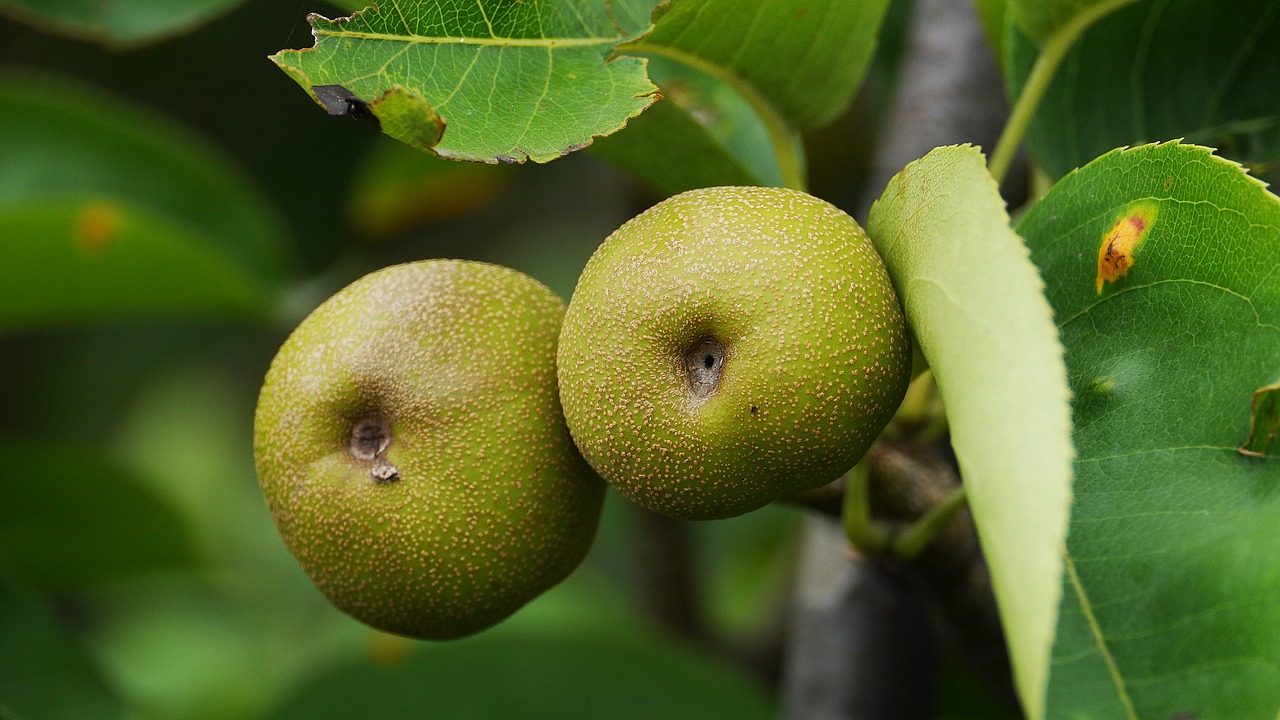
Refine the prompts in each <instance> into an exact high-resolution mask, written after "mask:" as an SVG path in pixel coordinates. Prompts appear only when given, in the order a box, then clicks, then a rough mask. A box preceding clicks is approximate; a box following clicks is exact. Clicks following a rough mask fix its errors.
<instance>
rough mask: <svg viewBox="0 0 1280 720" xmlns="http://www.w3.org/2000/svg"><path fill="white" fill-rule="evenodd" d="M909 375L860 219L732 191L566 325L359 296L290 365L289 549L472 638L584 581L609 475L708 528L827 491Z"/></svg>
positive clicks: (423, 271)
mask: <svg viewBox="0 0 1280 720" xmlns="http://www.w3.org/2000/svg"><path fill="white" fill-rule="evenodd" d="M909 365H910V354H909V344H908V339H907V335H906V329H905V324H904V322H903V317H902V312H901V309H900V307H899V304H898V300H897V297H896V295H895V294H894V291H893V287H892V285H891V284H890V281H889V278H888V275H887V273H886V272H885V269H884V266H883V264H882V262H881V260H880V258H879V256H878V255H877V254H876V252H875V250H874V249H873V247H872V246H871V243H870V242H869V241H868V239H867V237H866V235H865V233H863V231H862V229H861V228H860V227H858V225H857V223H855V222H854V221H853V219H852V218H850V217H849V216H848V215H846V214H845V213H844V212H842V211H840V210H839V209H837V208H835V207H834V206H832V205H830V204H828V203H826V202H824V201H821V200H818V199H816V198H814V197H812V196H809V195H806V194H804V193H800V192H795V191H789V190H781V189H774V188H709V189H704V190H695V191H691V192H688V193H684V194H681V195H678V196H675V197H673V198H669V199H667V200H665V201H663V202H661V203H659V204H657V205H655V206H654V207H652V208H650V209H649V210H647V211H646V212H644V213H642V214H641V215H639V216H637V217H636V218H634V219H632V220H631V221H629V222H628V223H626V224H625V225H623V226H622V227H621V228H620V229H618V230H617V231H616V232H614V233H613V234H612V235H611V236H610V237H609V238H608V239H606V240H605V242H604V243H603V244H602V245H601V246H600V248H599V249H598V250H597V251H596V253H595V255H593V256H592V258H591V260H590V261H589V262H588V263H587V266H586V268H585V270H584V271H583V273H582V276H581V277H580V279H579V281H578V285H577V288H576V289H575V290H574V293H573V297H572V300H571V302H570V303H569V305H568V308H567V311H566V307H565V304H564V302H563V301H561V300H560V299H559V298H558V297H556V296H555V294H554V293H552V292H551V291H550V290H549V289H547V288H546V287H545V286H543V285H541V284H540V283H538V282H537V281H535V280H533V279H532V278H529V277H527V276H525V275H523V274H521V273H518V272H516V271H514V270H510V269H507V268H503V267H498V266H495V265H488V264H484V263H476V262H465V261H450V260H428V261H423V262H417V263H410V264H406V265H399V266H394V267H389V268H385V269H383V270H380V271H377V272H374V273H372V274H370V275H367V276H365V277H364V278H362V279H360V280H358V281H356V282H355V283H353V284H352V285H350V286H348V287H347V288H345V289H343V290H342V291H340V292H338V293H337V294H336V295H334V296H333V297H332V298H330V299H329V300H328V301H326V302H325V303H324V304H322V305H321V306H320V307H319V308H317V309H316V310H315V311H314V312H313V313H312V314H311V315H310V316H308V317H307V318H306V320H304V321H303V322H302V324H301V325H299V327H298V328H297V329H296V330H295V331H294V332H293V334H292V335H291V336H290V337H289V339H288V340H287V341H286V342H285V344H284V346H283V347H282V348H281V349H280V352H279V354H278V355H277V356H276V358H275V360H274V361H273V362H272V365H271V368H270V370H269V371H268V373H267V376H266V381H265V383H264V385H263V388H262V393H261V396H260V398H259V403H258V410H257V416H256V419H255V430H254V433H255V445H254V451H255V457H256V462H257V470H258V476H259V479H260V481H261V484H262V489H263V492H264V494H265V496H266V499H267V504H268V505H269V507H270V509H271V512H272V514H273V516H274V518H275V522H276V526H277V528H278V529H279V531H280V534H281V536H282V537H283V538H284V541H285V544H286V545H287V546H288V548H289V550H290V551H291V552H292V553H293V555H294V556H295V557H296V558H297V560H298V562H299V564H300V565H301V566H302V568H303V569H304V570H305V571H306V572H307V574H308V575H309V576H310V577H311V579H312V580H313V581H314V582H315V584H316V585H317V587H318V588H319V589H320V590H321V592H323V593H324V595H325V596H327V597H328V598H329V600H330V601H331V602H333V603H334V604H335V605H336V606H337V607H339V608H340V609H342V610H343V611H345V612H347V613H348V614H350V615H352V616H354V617H356V618H357V619H359V620H361V621H363V622H365V623H367V624H370V625H373V626H375V627H377V628H380V629H383V630H387V631H390V632H394V633H399V634H403V635H409V636H414V637H423V638H433V639H445V638H454V637H461V636H464V635H468V634H471V633H474V632H477V631H479V630H482V629H484V628H487V627H489V626H491V625H493V624H495V623H497V622H499V621H501V620H502V619H504V618H506V617H507V616H509V615H510V614H511V613H513V612H515V611H516V610H517V609H519V608H520V607H521V606H523V605H524V604H525V603H527V602H528V601H529V600H531V599H532V598H534V597H535V596H537V595H538V594H540V593H541V592H543V591H545V590H546V589H548V588H550V587H551V586H553V585H555V584H556V583H558V582H560V581H561V580H562V579H564V578H565V577H566V576H567V575H568V574H569V573H570V572H572V571H573V569H574V568H576V567H577V565H578V564H579V563H580V562H581V560H582V559H583V557H584V556H585V555H586V553H587V551H588V549H589V548H590V545H591V542H592V539H593V537H594V535H595V530H596V525H597V522H598V520H599V513H600V507H601V503H602V501H603V497H604V488H605V485H604V483H603V482H601V480H600V478H603V479H604V480H606V481H608V482H609V483H610V484H612V485H613V486H614V487H615V488H616V489H617V490H618V491H619V492H621V493H622V494H623V495H624V496H626V497H628V498H630V499H631V500H633V501H635V502H636V503H638V504H640V505H642V506H644V507H647V508H650V509H652V510H655V511H658V512H662V513H666V514H669V515H674V516H677V517H683V518H690V519H709V518H724V517H731V516H734V515H739V514H742V513H745V512H748V511H751V510H754V509H756V508H759V507H762V506H763V505H765V504H767V503H769V502H770V501H772V500H775V499H777V498H779V497H782V496H785V495H788V494H791V493H794V492H797V491H800V490H804V489H808V488H813V487H817V486H821V485H824V484H826V483H828V482H831V481H832V480H834V479H836V478H837V477H839V476H840V475H841V474H842V473H844V472H845V471H847V470H848V469H849V468H850V467H852V466H853V465H854V464H855V463H856V462H857V460H858V459H859V458H860V457H861V456H862V455H863V454H864V453H865V452H866V450H867V448H868V447H869V446H870V445H871V442H872V441H873V440H874V439H875V437H876V436H877V435H878V434H879V432H880V431H881V430H882V429H883V428H884V426H885V424H886V423H887V422H888V420H889V418H890V417H891V416H892V414H893V412H894V410H895V409H896V407H897V405H898V403H899V402H900V401H901V399H902V396H903V393H904V392H905V390H906V385H907V380H908V372H909ZM584 459H585V461H584ZM597 475H598V476H597Z"/></svg>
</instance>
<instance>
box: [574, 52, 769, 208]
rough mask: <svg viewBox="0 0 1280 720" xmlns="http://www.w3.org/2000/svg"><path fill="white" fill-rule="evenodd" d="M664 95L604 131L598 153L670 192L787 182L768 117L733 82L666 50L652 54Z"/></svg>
mask: <svg viewBox="0 0 1280 720" xmlns="http://www.w3.org/2000/svg"><path fill="white" fill-rule="evenodd" d="M649 76H650V77H652V78H653V79H654V80H655V81H657V82H658V85H659V88H660V93H661V95H662V98H663V99H662V100H661V101H659V102H657V103H655V104H654V105H653V106H652V107H650V108H649V109H648V110H647V111H646V112H645V113H644V114H643V115H641V116H640V117H637V118H635V119H633V120H632V121H631V122H630V123H628V124H627V129H626V132H620V133H615V134H613V135H610V136H609V137H605V138H601V139H599V140H597V141H596V143H595V144H594V145H592V147H591V151H592V153H593V154H595V155H596V156H598V157H601V158H603V159H604V160H606V161H608V162H610V163H612V164H614V165H617V166H618V167H621V168H623V169H625V170H629V171H631V172H633V173H636V174H637V175H639V176H640V177H642V178H644V179H645V180H646V181H648V182H649V184H650V185H652V186H653V187H654V188H656V189H657V190H658V191H659V192H661V193H663V194H664V195H675V194H677V193H680V192H684V191H685V190H692V189H694V188H700V187H713V186H717V185H774V186H780V185H782V174H781V171H780V170H779V169H778V163H777V160H776V158H775V157H774V153H773V147H772V145H770V141H769V134H768V131H767V130H766V128H765V127H764V125H763V123H761V121H760V118H759V116H758V115H756V113H755V111H754V110H752V109H751V106H750V105H748V104H747V102H746V101H745V100H744V99H743V98H742V96H741V95H740V94H739V93H738V92H737V91H736V90H734V89H733V88H732V87H730V86H729V85H728V84H727V83H725V82H723V81H721V80H718V79H716V78H715V77H712V76H711V75H708V74H706V73H703V72H699V71H697V70H694V69H692V68H690V67H687V66H683V65H681V64H679V63H677V62H674V61H672V60H668V59H666V58H663V57H654V58H651V59H650V60H649Z"/></svg>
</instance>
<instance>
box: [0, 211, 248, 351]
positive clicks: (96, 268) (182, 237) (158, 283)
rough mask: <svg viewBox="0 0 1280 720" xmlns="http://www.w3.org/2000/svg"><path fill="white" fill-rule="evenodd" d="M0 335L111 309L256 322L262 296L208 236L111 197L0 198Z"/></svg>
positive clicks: (102, 315)
mask: <svg viewBox="0 0 1280 720" xmlns="http://www.w3.org/2000/svg"><path fill="white" fill-rule="evenodd" d="M0 287H3V288H4V289H5V291H4V292H3V293H0V333H4V332H12V331H14V330H19V329H26V328H31V327H38V326H47V325H59V324H65V323H81V322H91V321H98V320H105V319H109V318H112V317H117V316H120V315H133V316H147V317H174V316H191V315H197V316H203V317H209V318H231V319H237V320H246V319H247V320H254V321H263V320H265V319H266V318H267V317H268V316H269V313H270V309H271V305H272V295H271V294H270V293H269V292H268V291H267V289H266V287H265V285H264V283H262V282H260V281H259V280H258V279H256V278H254V277H252V276H250V275H249V274H247V273H246V272H245V271H244V269H243V267H242V266H240V265H239V264H237V263H234V262H232V261H231V260H230V259H229V258H227V257H226V256H225V255H223V254H222V253H220V252H219V251H218V250H217V243H215V242H214V241H213V240H212V239H211V238H209V237H207V236H204V235H202V234H201V233H199V232H197V231H194V230H192V229H190V228H189V227H185V226H182V225H178V224H176V223H174V222H173V221H171V220H169V219H167V218H164V217H161V216H159V215H157V214H156V213H154V212H153V211H151V210H149V209H143V208H138V207H133V206H130V205H128V204H125V203H124V202H117V201H114V200H43V201H29V202H27V203H23V204H9V205H0Z"/></svg>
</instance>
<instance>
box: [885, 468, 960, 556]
mask: <svg viewBox="0 0 1280 720" xmlns="http://www.w3.org/2000/svg"><path fill="white" fill-rule="evenodd" d="M968 500H969V498H968V496H967V495H965V492H964V486H963V485H962V486H960V487H958V488H956V489H955V490H953V491H952V492H951V494H950V495H948V496H947V497H946V498H944V499H943V500H942V501H941V502H939V503H937V504H936V505H934V506H933V507H931V508H929V511H928V512H926V513H925V514H924V515H921V516H920V519H919V520H916V521H915V522H914V523H912V524H911V526H910V527H908V528H907V529H906V530H905V531H904V532H903V533H902V534H901V535H899V536H898V537H897V538H896V539H895V540H894V542H893V548H892V550H893V554H894V555H896V556H898V557H899V558H901V559H902V560H914V559H915V558H916V557H917V556H918V555H919V554H920V553H921V552H923V551H924V549H925V548H926V547H928V546H929V543H930V542H931V541H932V540H933V539H934V538H935V537H937V535H938V533H939V532H941V531H942V529H943V528H944V527H946V526H947V523H949V522H951V520H952V519H953V518H954V517H955V516H956V513H957V512H960V510H961V509H963V508H964V507H965V506H966V505H968Z"/></svg>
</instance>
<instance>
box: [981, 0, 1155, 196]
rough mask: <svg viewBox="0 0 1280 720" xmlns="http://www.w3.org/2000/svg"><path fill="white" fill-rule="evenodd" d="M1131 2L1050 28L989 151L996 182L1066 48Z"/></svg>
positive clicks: (1116, 2)
mask: <svg viewBox="0 0 1280 720" xmlns="http://www.w3.org/2000/svg"><path fill="white" fill-rule="evenodd" d="M1131 2H1134V0H1108V1H1107V2H1101V3H1098V4H1097V5H1094V6H1092V7H1089V8H1087V9H1085V10H1083V11H1081V12H1080V13H1078V14H1077V15H1076V16H1075V17H1073V18H1071V20H1070V21H1069V22H1067V23H1066V24H1065V25H1062V26H1061V27H1059V28H1058V29H1057V30H1055V31H1053V33H1051V34H1050V35H1049V37H1048V38H1047V39H1046V40H1045V41H1044V44H1043V45H1041V46H1040V55H1039V56H1038V57H1036V61H1035V64H1034V65H1032V66H1031V73H1030V74H1029V75H1027V82H1026V84H1025V85H1023V86H1022V92H1021V93H1019V94H1018V100H1017V102H1015V103H1014V105H1013V111H1012V112H1010V113H1009V120H1008V122H1006V123H1005V126H1004V131H1003V132H1001V133H1000V139H999V140H998V141H996V148H995V151H994V152H992V153H991V162H990V163H989V164H988V166H987V167H988V169H989V170H990V171H991V176H992V177H994V178H995V179H996V183H1001V182H1004V177H1005V175H1006V174H1008V172H1009V166H1010V165H1012V164H1013V156H1014V153H1016V152H1017V151H1018V146H1019V145H1021V144H1022V138H1023V137H1024V136H1025V135H1026V134H1027V127H1028V126H1029V125H1030V124H1031V119H1032V117H1034V116H1035V112H1036V108H1037V107H1039V106H1040V101H1041V100H1042V99H1043V98H1044V94H1045V91H1047V90H1048V89H1049V85H1050V84H1052V83H1053V78H1054V76H1055V75H1056V74H1057V72H1058V67H1059V66H1060V65H1061V64H1062V60H1063V58H1065V57H1066V56H1067V51H1068V50H1070V49H1071V46H1072V45H1074V44H1075V42H1076V40H1078V39H1080V36H1081V35H1083V34H1084V31H1085V30H1088V29H1089V27H1090V26H1092V25H1093V24H1094V23H1095V22H1097V21H1098V20H1100V19H1101V18H1103V17H1105V16H1107V15H1109V14H1111V12H1113V11H1114V10H1116V9H1118V8H1120V7H1123V6H1125V5H1128V4H1129V3H1131Z"/></svg>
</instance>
